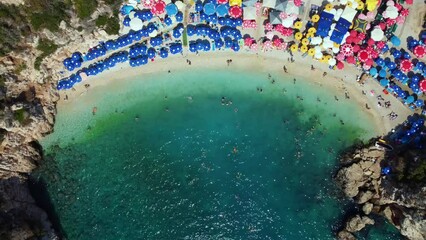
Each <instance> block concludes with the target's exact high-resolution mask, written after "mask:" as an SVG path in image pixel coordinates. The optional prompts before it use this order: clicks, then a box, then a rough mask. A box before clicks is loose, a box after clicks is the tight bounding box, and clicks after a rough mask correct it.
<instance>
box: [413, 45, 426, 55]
mask: <svg viewBox="0 0 426 240" xmlns="http://www.w3.org/2000/svg"><path fill="white" fill-rule="evenodd" d="M413 53H414V55H416V57H417V58H422V57H424V56H425V55H426V47H425V46H423V45H417V46H416V47H414V49H413Z"/></svg>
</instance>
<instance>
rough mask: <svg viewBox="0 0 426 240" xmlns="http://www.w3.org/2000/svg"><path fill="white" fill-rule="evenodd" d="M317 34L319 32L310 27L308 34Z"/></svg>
mask: <svg viewBox="0 0 426 240" xmlns="http://www.w3.org/2000/svg"><path fill="white" fill-rule="evenodd" d="M316 32H317V30H316V29H315V28H314V27H310V28H309V29H308V33H316Z"/></svg>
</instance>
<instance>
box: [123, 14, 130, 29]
mask: <svg viewBox="0 0 426 240" xmlns="http://www.w3.org/2000/svg"><path fill="white" fill-rule="evenodd" d="M123 25H124V26H126V27H130V17H129V16H126V17H125V18H124V20H123Z"/></svg>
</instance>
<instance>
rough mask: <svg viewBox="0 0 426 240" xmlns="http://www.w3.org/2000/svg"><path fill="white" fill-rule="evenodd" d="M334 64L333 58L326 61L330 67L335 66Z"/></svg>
mask: <svg viewBox="0 0 426 240" xmlns="http://www.w3.org/2000/svg"><path fill="white" fill-rule="evenodd" d="M336 63H337V61H336V59H334V58H330V60H328V65H330V66H334V65H336Z"/></svg>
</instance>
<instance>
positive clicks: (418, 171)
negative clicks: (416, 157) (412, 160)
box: [407, 160, 426, 182]
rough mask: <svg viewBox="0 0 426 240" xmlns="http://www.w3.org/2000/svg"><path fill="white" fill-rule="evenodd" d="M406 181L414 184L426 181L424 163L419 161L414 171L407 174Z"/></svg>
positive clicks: (425, 165) (425, 163)
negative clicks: (414, 182)
mask: <svg viewBox="0 0 426 240" xmlns="http://www.w3.org/2000/svg"><path fill="white" fill-rule="evenodd" d="M407 179H408V180H412V181H416V182H421V181H426V161H425V160H423V161H421V162H420V164H418V165H417V166H415V167H414V169H411V171H409V172H408V174H407Z"/></svg>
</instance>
